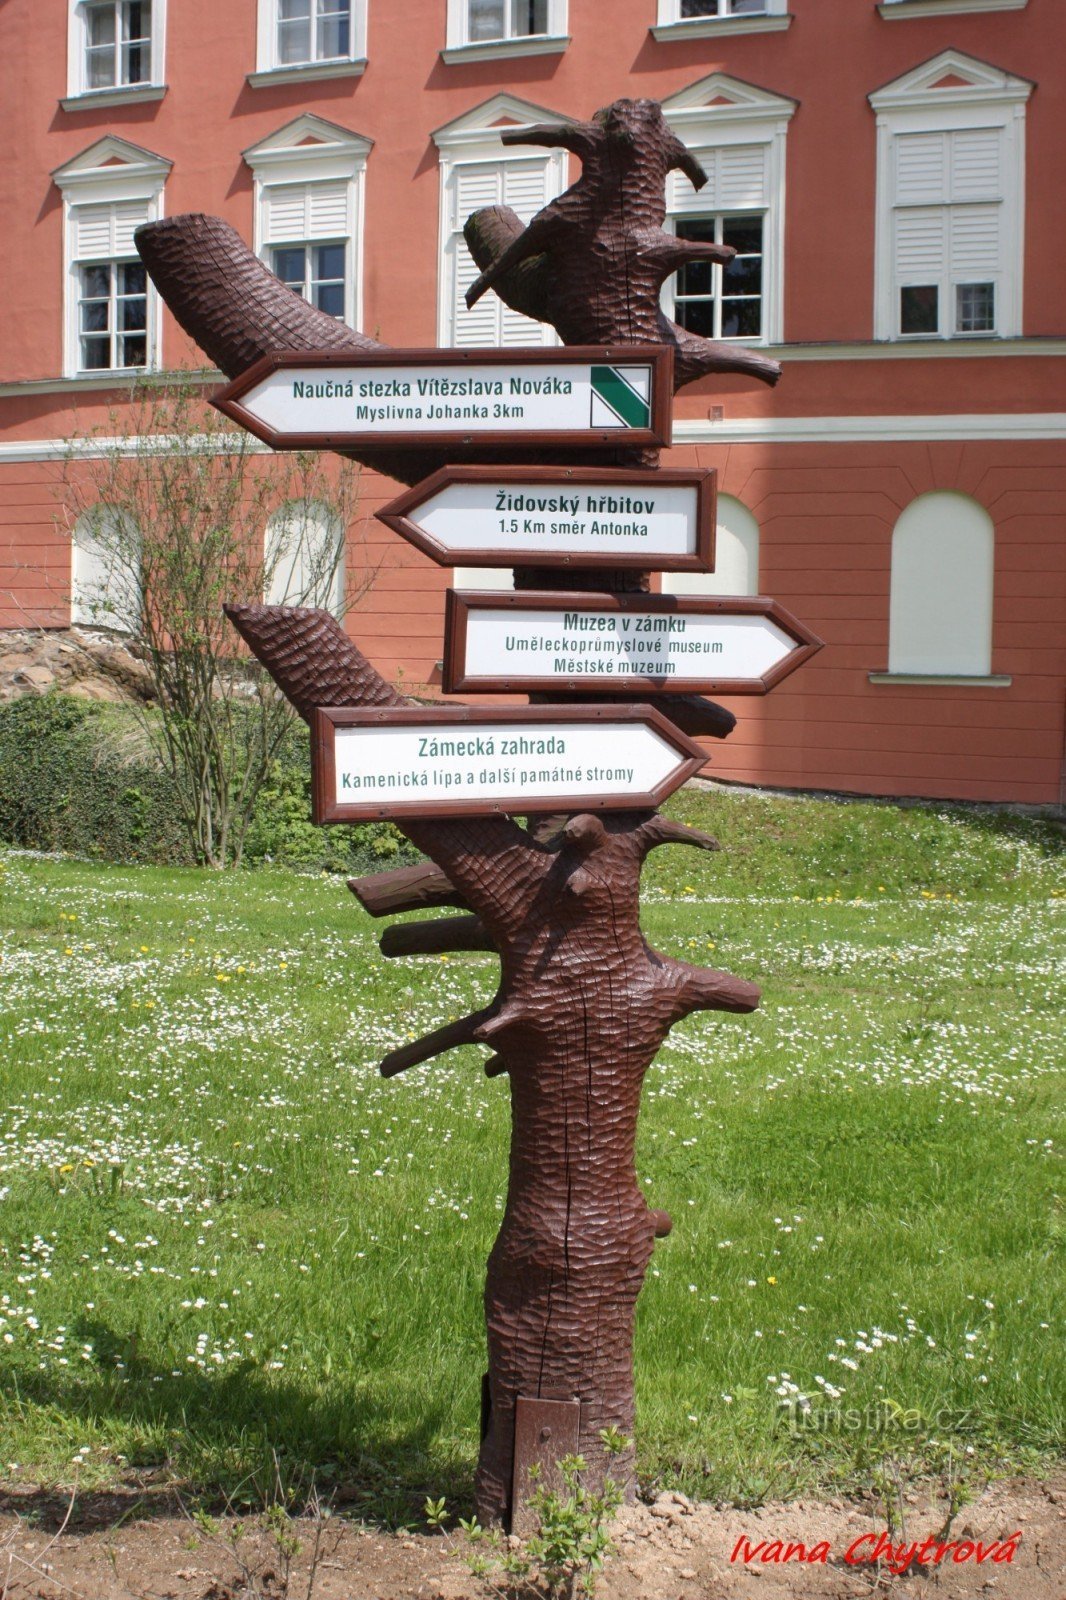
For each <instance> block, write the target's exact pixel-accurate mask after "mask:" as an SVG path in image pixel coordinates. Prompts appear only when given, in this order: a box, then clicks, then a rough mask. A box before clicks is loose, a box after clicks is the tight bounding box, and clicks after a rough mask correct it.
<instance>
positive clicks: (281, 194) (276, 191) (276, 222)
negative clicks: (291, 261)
mask: <svg viewBox="0 0 1066 1600" xmlns="http://www.w3.org/2000/svg"><path fill="white" fill-rule="evenodd" d="M263 210H264V213H265V215H264V219H263V234H264V237H265V240H266V243H267V244H285V243H290V244H291V243H294V242H296V241H298V240H302V239H305V238H306V237H307V231H306V230H307V185H306V184H304V183H279V184H274V185H271V186H270V187H269V188H267V189H266V190H264V193H263Z"/></svg>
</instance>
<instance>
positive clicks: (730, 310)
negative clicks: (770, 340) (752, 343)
mask: <svg viewBox="0 0 1066 1600" xmlns="http://www.w3.org/2000/svg"><path fill="white" fill-rule="evenodd" d="M761 332H762V301H761V300H723V301H722V337H723V339H757V338H758V337H759V335H760V333H761Z"/></svg>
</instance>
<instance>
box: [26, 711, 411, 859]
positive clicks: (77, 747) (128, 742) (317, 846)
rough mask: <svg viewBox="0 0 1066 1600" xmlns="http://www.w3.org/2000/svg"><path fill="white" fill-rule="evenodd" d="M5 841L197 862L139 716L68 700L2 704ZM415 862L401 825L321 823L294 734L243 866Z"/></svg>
mask: <svg viewBox="0 0 1066 1600" xmlns="http://www.w3.org/2000/svg"><path fill="white" fill-rule="evenodd" d="M0 840H2V841H3V842H5V843H7V844H14V845H20V846H21V847H22V848H24V849H29V850H49V851H51V850H58V851H65V852H68V853H69V854H72V855H82V856H92V857H95V858H98V859H100V860H104V861H135V862H146V863H152V864H155V865H159V866H167V865H188V864H190V863H192V861H193V860H194V855H193V851H192V848H191V845H190V841H189V839H188V836H187V834H186V833H185V830H184V829H183V826H182V821H181V811H180V807H179V805H178V803H177V796H176V794H175V790H174V785H173V781H172V779H171V778H170V777H169V775H168V774H167V773H166V772H164V771H163V769H162V767H161V766H160V765H159V763H158V762H157V760H156V759H155V757H154V755H153V754H152V753H151V752H150V751H149V750H146V748H145V740H144V737H143V734H142V733H141V732H140V731H139V730H138V728H137V725H136V723H135V722H134V719H133V717H132V716H131V715H130V713H129V712H128V711H126V710H124V709H123V708H121V707H114V706H108V707H106V708H105V707H101V706H99V705H94V704H92V703H91V702H87V701H84V700H77V699H74V698H72V697H71V696H69V695H63V694H46V695H42V696H31V695H26V696H23V697H22V698H21V699H18V700H12V701H9V702H8V703H7V704H4V705H0ZM417 859H418V857H417V852H416V851H415V850H413V849H412V847H411V846H410V845H409V844H408V843H407V841H406V840H405V839H404V837H403V835H402V834H401V833H399V832H398V831H397V829H395V828H394V827H393V826H392V825H391V823H387V822H372V823H368V824H366V825H364V826H362V827H333V828H316V827H315V826H314V824H313V823H312V821H311V769H310V756H309V752H308V736H307V731H306V729H304V728H302V727H298V728H296V729H294V730H293V732H292V733H291V734H290V735H289V736H288V737H287V739H286V741H285V743H284V745H283V747H282V750H281V752H280V755H279V758H278V760H277V761H276V762H275V764H274V769H273V772H272V774H271V777H270V780H269V782H268V783H267V784H266V785H265V787H264V788H263V790H262V791H261V793H260V795H259V798H258V800H257V802H256V808H255V812H254V814H253V818H252V823H251V826H250V829H249V832H248V838H247V842H246V846H245V861H246V862H247V863H248V864H249V865H254V864H256V863H257V862H271V861H272V862H276V863H284V864H286V865H289V866H295V867H304V868H311V869H318V870H321V871H326V872H367V871H371V872H372V871H374V870H376V869H380V868H384V867H388V866H391V865H396V866H399V865H401V864H403V863H404V862H406V861H415V860H417Z"/></svg>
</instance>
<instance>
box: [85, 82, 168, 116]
mask: <svg viewBox="0 0 1066 1600" xmlns="http://www.w3.org/2000/svg"><path fill="white" fill-rule="evenodd" d="M166 92H167V87H166V84H165V83H147V84H146V83H138V84H134V85H133V87H132V88H129V89H93V90H92V91H91V92H90V91H87V92H86V93H85V94H73V95H66V96H64V98H63V99H62V100H61V101H60V102H59V105H60V109H61V110H63V111H99V110H100V109H101V108H102V107H104V106H139V105H144V104H146V103H148V102H150V101H153V100H162V98H163V96H164V95H165V94H166Z"/></svg>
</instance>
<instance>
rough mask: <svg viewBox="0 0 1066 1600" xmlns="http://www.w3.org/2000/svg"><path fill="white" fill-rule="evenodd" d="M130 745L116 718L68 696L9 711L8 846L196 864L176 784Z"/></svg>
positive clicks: (4, 745) (0, 772) (2, 764)
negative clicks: (131, 750)
mask: <svg viewBox="0 0 1066 1600" xmlns="http://www.w3.org/2000/svg"><path fill="white" fill-rule="evenodd" d="M108 725H110V727H111V733H110V738H108V737H107V736H106V735H105V732H104V730H105V729H106V728H107V727H108ZM122 743H123V740H122V728H121V724H120V723H119V722H117V721H116V719H115V718H114V717H113V716H112V717H105V715H104V714H103V712H102V711H101V708H100V707H99V706H95V705H92V704H89V703H87V702H85V701H83V700H76V699H73V698H72V697H71V696H69V695H62V694H46V695H41V696H39V697H38V696H34V695H25V696H23V697H22V698H20V699H18V700H11V701H9V702H8V703H7V704H5V705H0V839H3V840H4V841H5V842H6V843H8V844H15V845H21V846H23V848H25V849H31V850H62V851H67V852H70V853H71V854H74V855H85V856H94V857H98V858H100V859H103V860H106V861H140V862H155V863H157V864H160V865H176V864H180V863H183V862H187V861H189V860H191V855H190V852H189V847H188V842H187V840H186V838H185V834H184V831H183V829H182V826H181V820H180V816H179V813H178V808H177V806H176V804H175V796H174V791H173V787H172V785H171V783H170V780H169V779H168V778H167V777H166V775H165V774H164V773H163V772H162V770H161V769H160V767H159V765H158V763H157V762H156V761H155V760H154V759H153V758H152V757H151V756H146V755H145V754H144V753H143V750H142V752H141V753H134V754H131V753H128V752H126V751H123V749H122Z"/></svg>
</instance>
